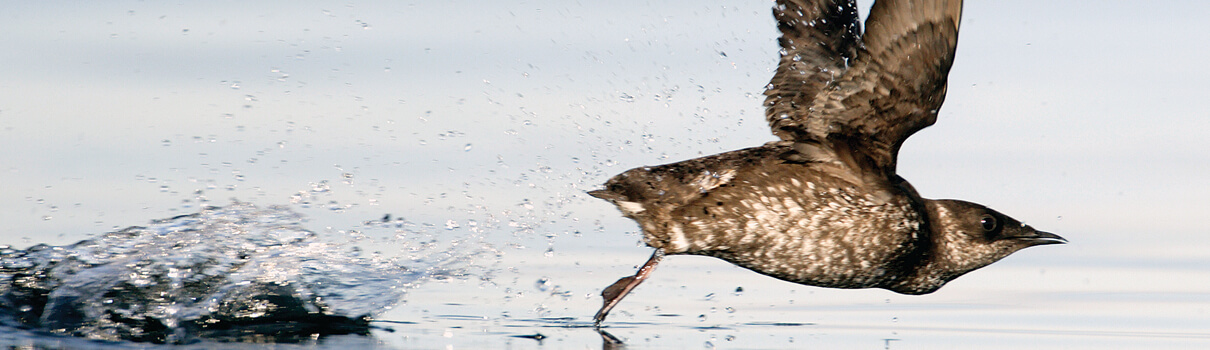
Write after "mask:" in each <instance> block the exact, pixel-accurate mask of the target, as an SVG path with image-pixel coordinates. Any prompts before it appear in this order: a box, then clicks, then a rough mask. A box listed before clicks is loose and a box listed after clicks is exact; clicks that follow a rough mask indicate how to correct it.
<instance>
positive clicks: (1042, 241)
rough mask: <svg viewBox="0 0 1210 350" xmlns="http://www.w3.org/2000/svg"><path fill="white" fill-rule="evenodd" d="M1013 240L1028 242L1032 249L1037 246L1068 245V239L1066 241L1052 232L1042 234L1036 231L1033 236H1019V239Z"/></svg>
mask: <svg viewBox="0 0 1210 350" xmlns="http://www.w3.org/2000/svg"><path fill="white" fill-rule="evenodd" d="M1013 238H1014V239H1017V240H1022V241H1025V242H1028V243H1029V246H1030V247H1032V246H1036V245H1047V244H1064V243H1067V239H1065V238H1063V237H1059V235H1056V234H1053V233H1050V232H1042V231H1034V232H1033V234H1031V235H1026V236H1017V237H1013Z"/></svg>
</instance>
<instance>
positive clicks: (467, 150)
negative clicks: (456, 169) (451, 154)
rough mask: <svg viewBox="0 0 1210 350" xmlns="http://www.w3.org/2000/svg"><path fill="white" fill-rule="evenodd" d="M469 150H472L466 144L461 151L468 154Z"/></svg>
mask: <svg viewBox="0 0 1210 350" xmlns="http://www.w3.org/2000/svg"><path fill="white" fill-rule="evenodd" d="M471 148H472V146H471V144H469V143H468V144H466V146H464V147H462V151H464V152H470V151H471Z"/></svg>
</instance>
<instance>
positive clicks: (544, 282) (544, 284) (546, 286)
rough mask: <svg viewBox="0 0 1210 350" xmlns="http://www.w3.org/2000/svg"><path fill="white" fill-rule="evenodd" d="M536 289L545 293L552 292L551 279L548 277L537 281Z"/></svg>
mask: <svg viewBox="0 0 1210 350" xmlns="http://www.w3.org/2000/svg"><path fill="white" fill-rule="evenodd" d="M534 288H537V289H538V291H539V292H545V291H548V290H550V278H547V277H542V278H539V279H538V280H537V281H535V282H534Z"/></svg>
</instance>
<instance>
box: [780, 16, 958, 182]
mask: <svg viewBox="0 0 1210 350" xmlns="http://www.w3.org/2000/svg"><path fill="white" fill-rule="evenodd" d="M821 3H822V5H820V4H816V5H807V4H804V3H803V2H802V1H801V0H778V7H777V8H775V9H774V16H775V17H777V18H778V21H779V24H778V27H779V28H783V29H782V39H781V43H782V48H783V51H784V52H785V54H783V57H782V60H781V64H780V65H779V66H778V70H777V73H776V74H775V75H774V77H773V80H772V82H771V86H770V88H769V89H768V90H767V91H766V92H765V94H766V95H767V98H766V100H765V105H766V106H767V110H766V118H767V119H768V120H769V123H770V126H771V127H772V128H773V133H774V134H776V135H777V136H778V137H781V138H782V139H785V140H793V141H799V142H805V143H813V144H818V145H820V146H821V147H823V148H825V149H827V150H830V151H834V152H841V151H843V152H845V153H846V154H844V155H841V157H842V158H846V159H852V162H856V163H857V165H859V166H862V167H872V168H874V169H871V170H879V171H881V172H885V173H888V174H893V173H894V171H895V161H896V160H895V159H896V155H897V154H898V152H899V147H900V145H902V144H903V140H905V139H907V137H908V136H911V134H913V133H915V132H916V131H919V130H920V129H923V128H925V127H927V126H929V125H932V124H933V123H934V122H935V121H936V119H937V110H938V109H939V108H940V107H941V103H942V102H943V101H944V100H945V89H946V76H947V75H948V74H949V70H950V66H951V65H952V64H953V59H954V48H955V46H956V45H957V42H958V26H959V22H960V19H961V14H962V1H961V0H882V1H877V2H875V3H874V6H873V8H871V10H870V16H869V18H868V19H867V20H866V30H865V34H864V35H861V36H860V37H856V38H852V39H850V36H849V35H848V34H846V33H836V32H831V31H827V30H821V29H819V28H820V25H819V23H826V22H823V21H822V20H823V19H828V18H825V17H806V18H804V17H794V16H787V15H786V13H791V12H792V13H794V14H800V13H803V14H805V13H813V12H812V10H811V9H816V8H820V6H830V7H834V8H836V9H838V10H836V11H839V12H847V11H848V10H846V9H851V8H852V3H851V2H843V4H841V3H837V2H835V1H824V2H821ZM782 18H787V19H789V20H790V21H789V23H786V24H781V22H782V21H783V20H782ZM829 21H830V19H829ZM812 23H814V25H812ZM787 27H795V28H807V29H808V30H806V31H804V30H801V29H795V30H789V31H787V30H786V29H784V28H787ZM804 34H806V35H804ZM821 34H823V35H821ZM821 36H824V37H826V40H824V41H820V40H819V39H818V38H819V37H821ZM836 42H847V43H853V44H852V45H854V46H855V50H854V52H851V53H846V52H844V51H840V52H830V51H828V50H821V49H818V47H831V46H832V45H834V44H833V43H836ZM787 43H789V45H787ZM820 43H822V44H820ZM804 47H805V49H804ZM810 55H814V56H828V55H830V56H828V57H830V58H812V59H810V62H847V63H848V65H847V69H844V67H843V66H842V69H841V71H840V72H835V70H836V69H835V67H836V66H835V65H834V64H832V65H818V64H816V65H815V66H811V67H803V65H799V64H796V63H794V62H797V61H804V59H803V58H802V57H803V56H810ZM808 64H811V63H808ZM812 67H813V68H812ZM804 68H811V69H804ZM811 71H828V72H831V73H833V74H832V75H831V76H832V78H831V79H830V80H827V81H826V82H824V83H819V82H818V81H819V76H818V75H817V74H810V72H811ZM803 72H807V73H803ZM808 77H809V78H811V79H814V80H811V79H807V78H808ZM799 81H814V83H799Z"/></svg>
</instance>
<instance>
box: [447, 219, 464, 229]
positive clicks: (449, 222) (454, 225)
mask: <svg viewBox="0 0 1210 350" xmlns="http://www.w3.org/2000/svg"><path fill="white" fill-rule="evenodd" d="M459 227H462V226H459V225H458V222H457V221H454V220H446V221H445V229H446V230H453V229H456V228H459Z"/></svg>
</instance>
